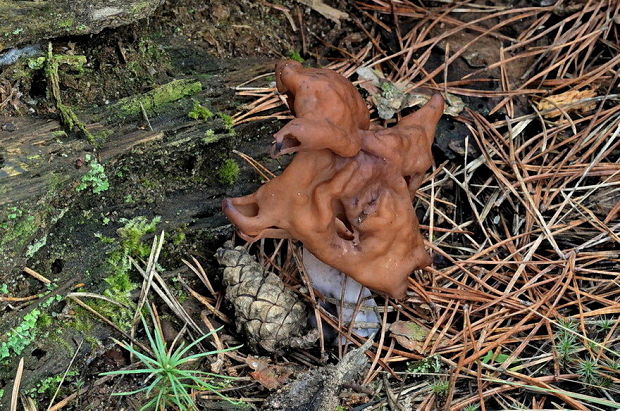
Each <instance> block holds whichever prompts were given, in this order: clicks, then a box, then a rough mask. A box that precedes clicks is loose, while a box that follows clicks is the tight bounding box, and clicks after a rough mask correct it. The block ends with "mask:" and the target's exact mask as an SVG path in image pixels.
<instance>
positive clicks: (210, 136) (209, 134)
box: [202, 129, 223, 144]
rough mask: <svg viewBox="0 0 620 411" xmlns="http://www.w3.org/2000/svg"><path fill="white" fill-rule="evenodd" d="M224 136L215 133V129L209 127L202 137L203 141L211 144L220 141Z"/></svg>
mask: <svg viewBox="0 0 620 411" xmlns="http://www.w3.org/2000/svg"><path fill="white" fill-rule="evenodd" d="M222 137H223V136H221V135H217V134H215V131H213V130H212V129H208V130H207V131H205V136H204V137H203V138H202V142H203V143H205V144H211V143H214V142H216V141H218V140H219V139H221V138H222Z"/></svg>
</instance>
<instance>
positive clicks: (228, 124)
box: [217, 113, 235, 133]
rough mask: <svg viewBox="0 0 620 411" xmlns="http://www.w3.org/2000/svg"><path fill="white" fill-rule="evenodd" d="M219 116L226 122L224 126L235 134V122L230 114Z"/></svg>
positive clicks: (219, 114) (220, 114)
mask: <svg viewBox="0 0 620 411" xmlns="http://www.w3.org/2000/svg"><path fill="white" fill-rule="evenodd" d="M217 115H218V116H219V117H220V118H221V119H222V121H223V122H224V126H225V127H226V130H228V131H229V132H233V133H234V130H233V127H234V126H235V120H234V119H233V118H232V116H229V115H228V114H224V113H218V114H217Z"/></svg>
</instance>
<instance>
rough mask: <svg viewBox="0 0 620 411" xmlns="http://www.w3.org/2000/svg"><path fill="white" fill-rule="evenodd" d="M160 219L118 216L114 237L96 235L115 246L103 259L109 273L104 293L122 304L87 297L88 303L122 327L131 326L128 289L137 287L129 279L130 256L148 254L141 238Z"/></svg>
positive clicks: (153, 228) (131, 305) (130, 304)
mask: <svg viewBox="0 0 620 411" xmlns="http://www.w3.org/2000/svg"><path fill="white" fill-rule="evenodd" d="M160 220H161V218H160V217H154V218H153V219H151V220H150V221H149V220H148V219H147V218H146V217H143V216H139V217H135V218H132V219H130V220H128V219H121V220H120V221H121V222H122V223H123V224H124V225H123V226H122V227H120V228H119V229H118V230H117V234H118V239H117V240H115V239H113V238H110V237H105V236H102V235H99V236H98V238H99V239H100V240H101V241H103V242H104V243H106V244H114V245H115V247H114V249H113V250H112V251H110V252H109V253H108V258H107V260H106V272H107V274H108V275H107V276H106V277H105V278H104V279H103V280H104V282H105V283H106V284H107V287H106V289H105V290H104V291H103V295H104V296H106V297H108V298H110V299H112V300H114V301H116V302H118V303H120V304H122V305H123V306H124V307H119V306H118V305H116V304H112V303H109V302H107V301H104V300H99V299H92V300H89V301H88V302H87V304H88V305H89V306H90V307H91V308H93V309H94V310H96V311H97V312H98V313H100V314H102V315H104V316H105V317H107V318H108V319H110V320H111V321H112V322H114V323H115V324H116V325H117V326H118V327H119V328H121V329H123V330H127V329H129V328H131V324H132V321H133V307H135V304H134V303H133V301H132V300H131V292H132V291H133V290H135V289H136V287H137V284H136V283H134V282H133V281H132V280H131V276H130V271H131V263H130V261H129V257H134V258H137V257H146V256H147V255H148V254H149V252H150V247H149V246H148V245H147V244H145V243H144V242H143V241H142V238H143V237H144V236H145V235H146V234H148V233H152V232H153V231H155V229H156V228H157V224H158V223H159V221H160Z"/></svg>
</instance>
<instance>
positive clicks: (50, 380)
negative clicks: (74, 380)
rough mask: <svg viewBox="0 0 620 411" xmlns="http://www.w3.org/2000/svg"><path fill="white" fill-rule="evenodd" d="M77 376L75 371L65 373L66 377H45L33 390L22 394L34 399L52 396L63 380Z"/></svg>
mask: <svg viewBox="0 0 620 411" xmlns="http://www.w3.org/2000/svg"><path fill="white" fill-rule="evenodd" d="M76 375H78V372H77V371H75V370H71V371H69V372H67V375H66V376H63V375H62V374H59V375H54V376H51V377H47V378H44V379H42V380H41V381H39V382H38V383H37V384H36V385H35V386H34V387H33V388H31V389H29V390H26V391H25V392H24V394H25V395H26V396H28V397H31V398H35V397H38V396H40V395H50V396H51V395H53V394H54V391H56V389H57V388H58V385H59V384H60V382H61V381H62V380H63V378H71V377H75V376H76Z"/></svg>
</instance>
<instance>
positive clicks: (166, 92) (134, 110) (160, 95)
mask: <svg viewBox="0 0 620 411" xmlns="http://www.w3.org/2000/svg"><path fill="white" fill-rule="evenodd" d="M201 90H202V84H201V83H200V82H199V81H193V80H173V81H171V82H170V83H166V84H164V85H161V86H159V87H156V88H154V89H153V90H151V91H149V92H147V93H144V94H141V95H138V96H131V97H126V98H123V99H121V100H119V101H118V102H116V103H115V104H114V105H112V106H111V107H110V113H111V115H112V117H117V118H118V117H121V118H124V117H131V116H135V115H138V114H139V113H141V111H142V108H144V110H145V111H146V112H147V113H148V112H153V111H155V109H157V108H158V107H161V106H163V105H165V104H168V103H172V102H174V101H177V100H180V99H182V98H183V97H186V96H191V95H194V94H196V93H198V92H199V91H201Z"/></svg>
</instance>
